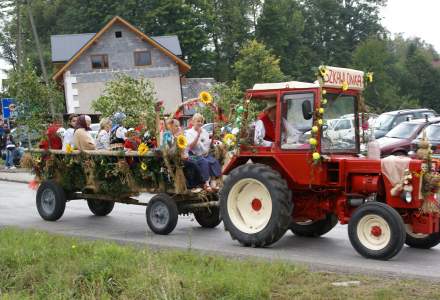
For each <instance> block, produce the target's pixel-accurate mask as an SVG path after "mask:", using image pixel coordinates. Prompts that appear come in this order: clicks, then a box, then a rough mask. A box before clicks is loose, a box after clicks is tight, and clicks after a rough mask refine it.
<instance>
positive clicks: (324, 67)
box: [319, 66, 328, 77]
mask: <svg viewBox="0 0 440 300" xmlns="http://www.w3.org/2000/svg"><path fill="white" fill-rule="evenodd" d="M319 73H320V74H321V76H322V77H325V76H326V75H327V74H328V70H327V68H326V66H320V67H319Z"/></svg>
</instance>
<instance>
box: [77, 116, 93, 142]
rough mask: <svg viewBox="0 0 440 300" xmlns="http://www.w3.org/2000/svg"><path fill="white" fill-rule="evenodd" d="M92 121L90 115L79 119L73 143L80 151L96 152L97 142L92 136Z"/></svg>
mask: <svg viewBox="0 0 440 300" xmlns="http://www.w3.org/2000/svg"><path fill="white" fill-rule="evenodd" d="M91 123H92V119H91V118H90V116H88V115H81V116H79V118H78V121H77V124H76V129H75V133H74V134H73V143H74V144H75V146H76V148H77V149H78V150H95V149H96V144H95V140H94V139H93V138H92V135H91V134H90V132H89V131H90V124H91Z"/></svg>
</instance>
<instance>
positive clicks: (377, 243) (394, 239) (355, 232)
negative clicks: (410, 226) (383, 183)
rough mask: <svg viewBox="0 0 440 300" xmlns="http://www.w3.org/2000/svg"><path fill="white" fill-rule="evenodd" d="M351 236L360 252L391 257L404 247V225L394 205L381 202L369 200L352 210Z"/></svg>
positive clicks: (349, 232) (366, 254) (384, 258)
mask: <svg viewBox="0 0 440 300" xmlns="http://www.w3.org/2000/svg"><path fill="white" fill-rule="evenodd" d="M348 237H349V238H350V242H351V245H352V246H353V248H355V249H356V251H357V252H358V253H359V254H360V255H362V256H364V257H366V258H374V259H381V260H388V259H390V258H392V257H394V256H395V255H397V254H398V253H399V252H400V250H402V247H403V244H404V242H405V225H404V224H403V220H402V217H401V216H400V215H399V213H398V212H397V211H396V210H395V209H394V208H392V207H390V206H388V205H386V204H384V203H381V202H368V203H366V204H364V205H362V206H360V207H359V208H358V209H356V211H355V212H354V213H353V215H352V217H351V219H350V222H349V223H348Z"/></svg>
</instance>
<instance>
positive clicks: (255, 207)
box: [251, 198, 263, 211]
mask: <svg viewBox="0 0 440 300" xmlns="http://www.w3.org/2000/svg"><path fill="white" fill-rule="evenodd" d="M251 205H252V209H253V210H255V211H259V210H260V209H261V207H262V206H263V205H262V204H261V200H260V199H257V198H255V199H254V200H252V202H251Z"/></svg>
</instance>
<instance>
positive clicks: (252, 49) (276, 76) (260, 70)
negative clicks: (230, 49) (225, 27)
mask: <svg viewBox="0 0 440 300" xmlns="http://www.w3.org/2000/svg"><path fill="white" fill-rule="evenodd" d="M279 63H280V60H279V59H278V58H277V57H275V56H274V55H273V54H272V53H271V52H270V50H268V49H267V48H266V46H265V45H264V44H262V43H259V42H257V41H256V40H252V41H249V42H247V43H246V44H245V45H244V46H243V48H242V49H241V50H240V53H239V57H238V60H237V61H236V62H235V64H234V70H235V74H236V79H237V81H238V82H239V84H240V86H241V88H242V89H246V88H251V87H252V86H253V85H254V84H255V83H258V82H279V81H282V80H284V79H285V76H284V74H283V72H281V69H280V65H279Z"/></svg>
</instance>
